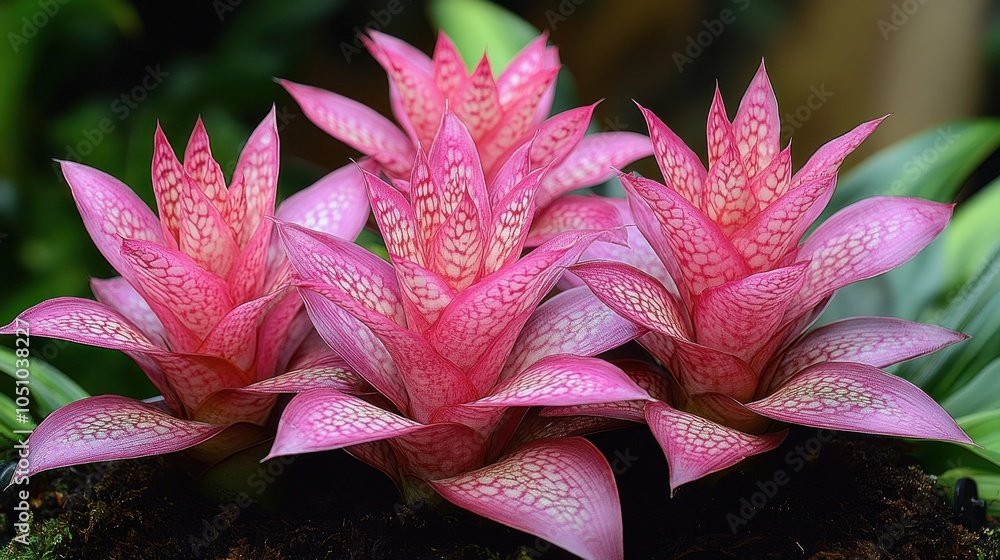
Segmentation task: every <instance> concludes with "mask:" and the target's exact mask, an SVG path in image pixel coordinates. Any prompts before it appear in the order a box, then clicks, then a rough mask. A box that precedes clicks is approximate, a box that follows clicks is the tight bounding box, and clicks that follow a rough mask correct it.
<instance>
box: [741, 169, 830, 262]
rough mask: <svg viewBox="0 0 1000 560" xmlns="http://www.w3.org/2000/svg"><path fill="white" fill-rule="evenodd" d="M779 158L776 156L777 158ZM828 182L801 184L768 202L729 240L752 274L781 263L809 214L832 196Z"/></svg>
mask: <svg viewBox="0 0 1000 560" xmlns="http://www.w3.org/2000/svg"><path fill="white" fill-rule="evenodd" d="M779 157H780V156H779ZM833 188H834V181H833V180H832V179H816V180H813V181H809V182H807V183H803V184H801V185H799V186H798V187H796V188H795V189H793V190H791V191H789V192H787V193H785V194H784V195H783V196H782V197H781V198H779V199H777V200H776V201H774V202H772V203H771V204H770V205H769V206H768V207H767V208H765V209H763V210H762V211H761V212H760V213H759V214H757V215H756V216H755V217H754V218H753V219H752V220H750V221H749V222H747V223H746V224H745V225H744V226H743V227H741V228H740V229H738V230H737V231H736V232H735V233H733V234H732V235H731V236H730V239H731V240H732V243H733V246H734V247H736V250H737V251H739V253H740V254H741V255H743V258H744V259H746V262H747V265H749V266H750V269H751V270H752V271H754V272H762V271H765V270H770V269H771V268H773V267H774V266H775V265H776V264H778V263H779V262H781V261H782V259H784V258H785V257H786V256H787V255H788V254H789V252H790V251H791V250H792V249H793V248H794V247H795V245H796V244H797V243H798V242H799V238H800V237H801V235H802V233H804V232H805V230H806V228H808V227H809V225H810V222H809V215H810V214H811V212H810V210H811V209H812V208H813V207H815V206H816V205H817V204H818V203H819V201H821V200H822V199H823V198H826V197H827V196H828V195H829V193H832V192H833Z"/></svg>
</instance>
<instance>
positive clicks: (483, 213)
mask: <svg viewBox="0 0 1000 560" xmlns="http://www.w3.org/2000/svg"><path fill="white" fill-rule="evenodd" d="M427 164H428V166H429V168H430V175H431V177H432V178H433V180H434V183H435V184H436V185H437V188H438V189H439V191H440V193H441V194H440V196H441V211H442V212H444V214H445V216H446V218H445V221H447V216H450V215H452V214H453V213H454V212H456V211H457V210H458V208H459V207H460V206H461V205H462V204H463V200H464V199H465V197H467V196H468V197H470V198H471V199H472V203H473V204H474V208H475V210H476V214H477V215H478V219H479V220H480V221H482V222H486V221H488V217H489V215H490V202H489V195H488V194H487V192H486V179H485V177H484V176H483V165H482V163H481V162H480V160H479V151H478V150H477V149H476V143H475V142H474V141H473V139H472V136H471V135H470V133H469V129H468V128H466V126H465V124H464V123H463V122H462V121H461V120H459V118H458V116H456V115H455V114H454V113H451V112H449V113H446V114H445V115H444V118H442V119H441V126H440V128H438V129H437V135H436V136H435V137H434V143H433V145H431V148H430V151H429V152H428V154H427ZM418 219H422V218H421V217H420V216H418Z"/></svg>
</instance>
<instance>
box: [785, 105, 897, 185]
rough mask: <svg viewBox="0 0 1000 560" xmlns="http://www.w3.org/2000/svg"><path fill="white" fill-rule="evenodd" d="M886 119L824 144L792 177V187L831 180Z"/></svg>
mask: <svg viewBox="0 0 1000 560" xmlns="http://www.w3.org/2000/svg"><path fill="white" fill-rule="evenodd" d="M885 118H886V117H882V118H879V119H875V120H873V121H868V122H866V123H862V124H860V125H858V126H856V127H855V128H854V129H853V130H851V131H850V132H848V133H847V134H844V135H843V136H840V137H838V138H834V139H833V140H831V141H829V142H827V143H826V144H824V145H823V146H822V147H820V149H818V150H816V152H815V153H814V154H813V155H812V157H810V158H809V161H807V162H806V164H805V165H803V166H802V169H799V170H798V171H797V172H796V173H795V175H794V176H793V177H792V186H793V187H795V186H797V185H800V184H802V183H804V182H806V181H810V180H813V179H819V178H831V177H833V176H834V175H835V174H836V173H837V170H838V169H840V164H841V163H843V162H844V159H845V158H847V156H849V155H850V154H851V152H853V151H854V149H855V148H857V147H858V146H859V145H861V143H862V142H864V140H865V138H868V136H870V135H871V133H872V132H875V129H876V128H877V127H878V125H879V124H880V123H881V122H882V121H883V120H885Z"/></svg>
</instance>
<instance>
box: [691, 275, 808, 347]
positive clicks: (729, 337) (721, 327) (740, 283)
mask: <svg viewBox="0 0 1000 560" xmlns="http://www.w3.org/2000/svg"><path fill="white" fill-rule="evenodd" d="M806 266H807V265H806V264H805V263H801V264H796V265H792V266H788V267H784V268H778V269H775V270H770V271H767V272H761V273H759V274H753V275H751V276H747V277H746V278H744V279H742V280H734V281H733V282H727V283H725V284H720V285H718V286H716V287H714V288H709V289H707V290H705V291H704V292H702V293H701V295H700V296H698V299H697V300H696V302H695V306H694V312H693V315H694V329H695V332H696V333H698V343H699V344H702V345H704V346H708V347H711V348H715V349H718V350H722V351H723V352H728V353H730V354H733V355H734V356H737V357H739V358H741V359H743V360H750V358H751V357H753V355H754V353H756V352H757V350H758V349H759V348H760V347H761V346H763V345H764V344H765V343H766V342H767V340H768V339H769V338H771V336H772V335H773V334H774V333H775V331H777V329H778V328H779V327H780V326H781V319H782V316H783V314H784V312H785V308H786V307H788V303H789V302H790V301H791V299H792V297H794V296H795V294H796V293H798V291H799V289H800V288H801V287H802V282H803V281H804V279H805V271H806Z"/></svg>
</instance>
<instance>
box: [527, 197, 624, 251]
mask: <svg viewBox="0 0 1000 560" xmlns="http://www.w3.org/2000/svg"><path fill="white" fill-rule="evenodd" d="M622 225H625V224H623V223H622V220H621V216H620V215H619V213H618V209H616V208H615V207H614V206H612V205H611V204H610V203H609V202H608V201H607V200H606V199H604V198H600V197H596V196H579V195H565V196H561V197H559V198H557V199H556V200H555V201H553V202H552V203H551V204H549V205H548V206H546V207H545V210H544V211H542V213H541V214H540V215H539V216H538V217H537V218H536V219H535V220H533V221H532V224H531V233H530V234H529V235H528V239H527V240H526V241H525V244H526V245H527V246H529V247H537V246H539V245H541V244H542V243H545V242H546V241H548V240H549V239H552V238H553V237H555V236H556V235H558V234H560V233H564V232H567V231H581V230H588V229H611V228H615V227H619V226H622Z"/></svg>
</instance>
